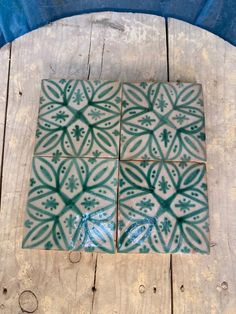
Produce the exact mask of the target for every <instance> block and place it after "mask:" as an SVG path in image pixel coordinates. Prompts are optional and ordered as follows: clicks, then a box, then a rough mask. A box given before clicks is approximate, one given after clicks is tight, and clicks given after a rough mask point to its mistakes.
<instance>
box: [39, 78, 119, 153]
mask: <svg viewBox="0 0 236 314" xmlns="http://www.w3.org/2000/svg"><path fill="white" fill-rule="evenodd" d="M120 111H121V84H120V83H119V82H113V81H99V80H95V81H82V80H81V81H79V80H43V81H42V92H41V97H40V110H39V118H38V129H37V132H36V147H35V154H36V155H44V156H45V155H51V154H52V153H55V152H56V151H59V153H60V154H62V156H65V157H70V156H72V157H92V156H93V155H94V154H98V155H99V156H100V157H117V156H118V150H119V134H120Z"/></svg>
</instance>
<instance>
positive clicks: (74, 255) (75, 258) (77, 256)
mask: <svg viewBox="0 0 236 314" xmlns="http://www.w3.org/2000/svg"><path fill="white" fill-rule="evenodd" d="M80 260H81V252H75V251H71V252H70V253H69V261H70V262H71V263H73V264H75V263H79V261H80Z"/></svg>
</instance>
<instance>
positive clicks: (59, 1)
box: [0, 0, 236, 47]
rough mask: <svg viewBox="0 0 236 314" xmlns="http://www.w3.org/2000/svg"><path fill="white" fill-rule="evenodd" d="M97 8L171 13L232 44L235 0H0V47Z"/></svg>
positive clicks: (235, 38)
mask: <svg viewBox="0 0 236 314" xmlns="http://www.w3.org/2000/svg"><path fill="white" fill-rule="evenodd" d="M99 11H117V12H136V13H148V14H154V15H159V16H163V17H173V18H176V19H180V20H183V21H186V22H188V23H191V24H194V25H196V26H199V27H202V28H204V29H207V30H209V31H210V32H212V33H214V34H216V35H218V36H220V37H222V38H223V39H225V40H227V41H228V42H230V43H231V44H233V45H236V0H0V47H1V46H3V45H4V44H6V43H7V42H11V41H12V40H14V39H15V38H17V37H19V36H21V35H23V34H25V33H27V32H29V31H31V30H33V29H36V28H38V27H40V26H43V25H45V24H47V23H49V22H52V21H55V20H57V19H59V18H63V17H67V16H72V15H76V14H83V13H89V12H99Z"/></svg>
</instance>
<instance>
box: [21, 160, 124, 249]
mask: <svg viewBox="0 0 236 314" xmlns="http://www.w3.org/2000/svg"><path fill="white" fill-rule="evenodd" d="M117 178H118V161H117V160H113V159H96V158H94V157H93V158H60V156H58V157H57V158H56V157H55V156H54V157H34V159H33V163H32V174H31V178H30V190H29V195H28V203H27V209H26V217H25V221H24V231H25V232H24V240H23V247H24V248H41V249H58V250H78V251H81V250H84V251H100V252H107V253H114V251H115V233H116V231H115V230H116V199H117V182H118V179H117Z"/></svg>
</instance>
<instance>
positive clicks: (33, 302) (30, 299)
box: [19, 290, 38, 313]
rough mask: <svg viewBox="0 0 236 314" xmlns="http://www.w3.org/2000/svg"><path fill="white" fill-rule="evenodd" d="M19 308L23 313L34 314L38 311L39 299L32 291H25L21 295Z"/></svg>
mask: <svg viewBox="0 0 236 314" xmlns="http://www.w3.org/2000/svg"><path fill="white" fill-rule="evenodd" d="M19 306H20V308H21V310H22V312H25V313H34V312H35V311H36V310H37V309H38V299H37V297H36V295H35V293H34V292H33V291H31V290H24V291H22V292H21V294H20V295H19Z"/></svg>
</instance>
